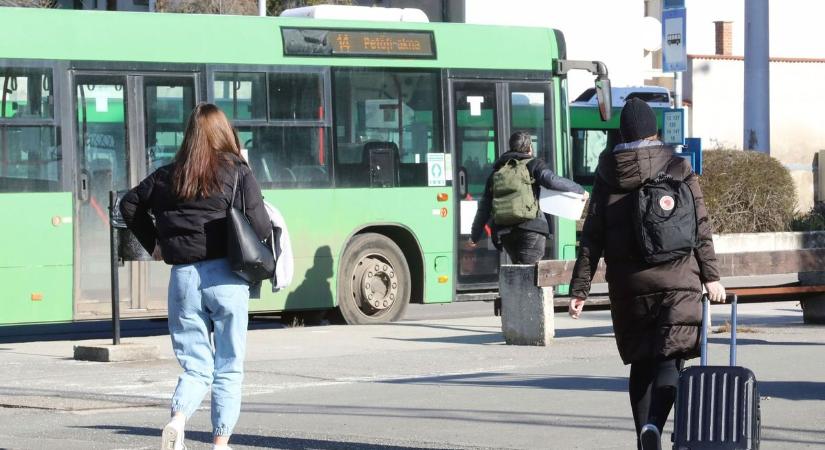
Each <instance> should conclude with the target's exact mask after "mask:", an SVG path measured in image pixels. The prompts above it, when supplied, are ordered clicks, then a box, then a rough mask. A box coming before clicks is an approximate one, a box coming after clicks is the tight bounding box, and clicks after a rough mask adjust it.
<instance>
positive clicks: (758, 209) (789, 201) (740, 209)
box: [700, 150, 796, 233]
mask: <svg viewBox="0 0 825 450" xmlns="http://www.w3.org/2000/svg"><path fill="white" fill-rule="evenodd" d="M703 158H704V162H703V173H702V176H701V177H700V184H701V186H702V192H703V193H704V195H705V203H706V205H707V207H708V213H709V214H710V217H711V221H712V223H713V230H714V232H715V233H758V232H775V231H789V230H790V229H791V224H792V222H793V221H794V209H795V208H796V189H795V187H794V183H793V180H792V179H791V174H790V173H789V172H788V169H786V168H785V167H784V166H783V165H782V163H780V162H779V161H777V160H776V159H774V158H772V157H770V156H768V155H766V154H764V153H757V152H751V151H741V150H711V151H707V152H705V153H704V154H703Z"/></svg>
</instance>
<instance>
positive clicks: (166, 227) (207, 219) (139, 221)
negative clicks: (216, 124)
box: [120, 157, 272, 264]
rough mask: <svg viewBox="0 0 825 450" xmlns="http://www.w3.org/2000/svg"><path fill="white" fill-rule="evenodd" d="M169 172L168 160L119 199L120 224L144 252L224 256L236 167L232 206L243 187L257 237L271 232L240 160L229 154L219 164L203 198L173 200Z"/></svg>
mask: <svg viewBox="0 0 825 450" xmlns="http://www.w3.org/2000/svg"><path fill="white" fill-rule="evenodd" d="M173 170H174V164H169V165H167V166H163V167H161V168H159V169H158V170H156V171H155V172H153V173H152V174H151V175H149V176H148V177H146V179H144V180H143V181H141V182H140V184H139V185H138V186H137V187H135V188H134V189H132V190H131V191H129V192H128V193H127V194H126V195H125V196H124V197H123V199H122V200H121V201H120V212H121V214H122V215H123V218H124V220H125V221H126V225H127V226H128V227H129V229H130V230H132V232H133V233H135V236H136V237H137V238H138V240H139V241H140V243H141V245H143V247H144V248H145V249H146V251H148V252H149V253H152V251H153V249H154V248H155V243H157V244H159V245H160V249H161V252H162V254H163V260H164V261H165V262H166V263H167V264H189V263H193V262H198V261H204V260H207V259H216V258H224V257H226V256H227V247H226V233H227V231H226V210H227V208H228V207H229V202H230V197H231V196H232V195H231V194H232V186H233V183H234V181H235V174H236V171H237V170H240V172H239V176H238V191H237V193H236V195H235V207H236V208H240V205H241V203H240V201H241V191H243V195H244V200H245V201H246V216H247V217H248V218H249V221H250V223H251V224H252V227H253V228H254V229H255V232H256V233H257V234H258V236H259V237H260V238H261V239H262V240H263V239H264V238H266V237H267V236H269V234H270V233H271V231H272V228H271V225H270V222H269V216H268V215H267V213H266V210H265V209H264V205H263V197H262V196H261V189H260V187H258V182H257V181H256V180H255V176H254V175H253V174H252V171H251V170H250V169H249V166H247V165H246V163H244V162H242V161H241V160H240V158H237V157H231V158H230V160H227V161H226V162H225V164H224V165H223V166H222V167H221V169H220V172H219V173H218V180H219V182H220V186H221V192H218V193H215V194H213V195H211V196H209V197H208V198H196V199H194V200H190V201H181V200H179V199H178V198H177V196H176V195H175V194H174V191H173V189H172V172H173ZM150 212H151V215H150ZM152 216H154V219H155V220H154V222H153V221H152Z"/></svg>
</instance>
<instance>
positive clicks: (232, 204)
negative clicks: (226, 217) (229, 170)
mask: <svg viewBox="0 0 825 450" xmlns="http://www.w3.org/2000/svg"><path fill="white" fill-rule="evenodd" d="M240 173H241V165H240V164H238V167H237V170H236V171H235V182H234V183H232V199H231V200H229V207H230V208H234V207H235V195H236V193H237V190H238V177H239V176H240ZM241 211H242V212H243V213H244V214H246V196H244V192H243V189H241Z"/></svg>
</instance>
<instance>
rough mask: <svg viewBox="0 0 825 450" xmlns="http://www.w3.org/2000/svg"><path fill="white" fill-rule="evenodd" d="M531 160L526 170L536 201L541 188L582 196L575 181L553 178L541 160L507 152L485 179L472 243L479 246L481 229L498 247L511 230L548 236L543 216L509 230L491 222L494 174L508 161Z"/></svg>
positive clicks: (553, 174) (473, 228) (554, 176)
mask: <svg viewBox="0 0 825 450" xmlns="http://www.w3.org/2000/svg"><path fill="white" fill-rule="evenodd" d="M527 158H533V160H532V161H530V162H528V163H527V170H529V171H530V174H531V175H532V177H533V179H534V180H535V182H534V183H533V195H535V197H536V198H539V190H540V188H541V187H542V186H544V187H545V188H547V189H554V190H557V191H562V192H575V193H577V194H583V193H584V188H582V187H581V186H579V185H578V184H577V183H576V182H575V181H572V180H568V179H567V178H562V177H560V176H558V175H556V174H555V173H554V172H553V171H552V170H550V169H549V168H548V167H547V164H546V163H545V162H544V160H542V159H541V158H534V157H533V156H532V155H528V154H527V153H521V152H512V151H511V152H507V153H505V154H503V155H501V156H500V157H499V158H498V159H497V160H496V162H495V163H493V173H491V174H490V176H489V177H488V178H487V183H486V184H485V186H484V196H483V197H482V198H481V201H480V202H479V204H478V210H477V211H476V216H475V218H474V219H473V227H472V231H471V235H470V237H471V238H472V240H473V242H478V240H479V239H481V234H482V233H483V232H484V225H490V228H492V230H493V242H494V243H495V244H496V245H498V244H499V243H500V238H501V236H503V235H505V234H507V233H509V232H510V231H511V230H512V229H513V228H519V229H522V230H526V231H533V232H536V233H539V234H543V235H544V236H548V235H549V234H550V226H549V225H548V223H547V218H546V217H545V215H544V214H539V215H538V217H536V218H535V219H532V220H528V221H525V222H522V223H520V224H518V225H512V226H497V225H496V224H495V223H493V221H492V220H491V217H490V216H491V214H492V211H493V174H494V173H495V172H496V171H497V170H498V169H501V168H502V167H503V166H504V164H506V163H507V161H510V160H511V159H519V160H521V159H527Z"/></svg>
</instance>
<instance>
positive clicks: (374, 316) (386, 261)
mask: <svg viewBox="0 0 825 450" xmlns="http://www.w3.org/2000/svg"><path fill="white" fill-rule="evenodd" d="M340 267H341V271H340V273H339V274H338V308H339V310H340V311H341V315H342V316H343V318H344V320H345V321H346V322H347V323H348V324H351V325H366V324H377V323H386V322H392V321H395V320H398V319H400V318H401V317H402V316H403V314H404V311H405V310H406V309H407V304H408V303H409V302H410V290H411V286H410V267H409V265H408V264H407V260H406V258H405V257H404V253H403V252H402V251H401V248H399V247H398V245H396V243H395V242H393V241H392V240H390V239H389V238H387V237H386V236H384V235H381V234H377V233H364V234H359V235H357V236H355V237H354V238H353V239H352V241H350V243H349V245H347V248H346V250H344V254H343V256H342V257H341V266H340Z"/></svg>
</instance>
